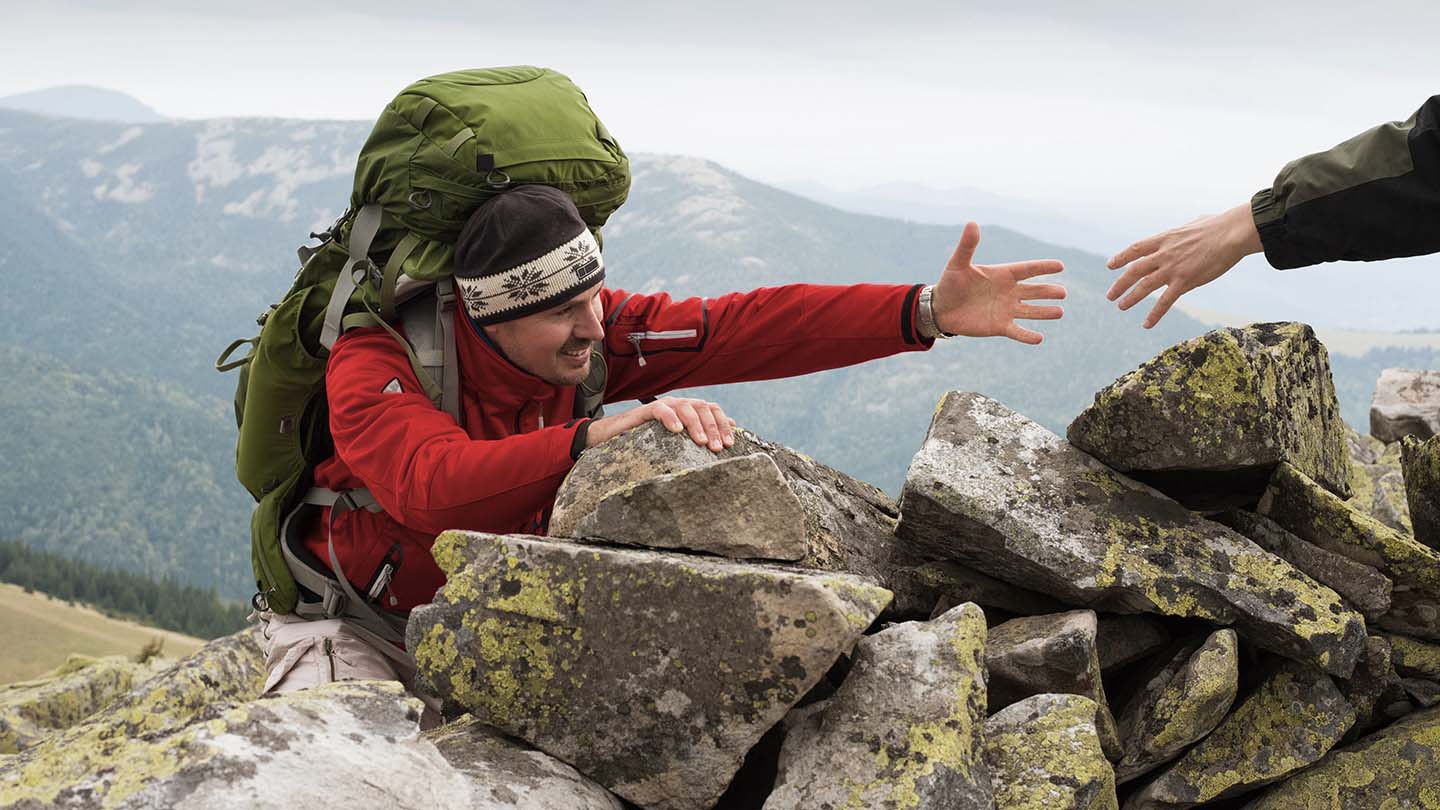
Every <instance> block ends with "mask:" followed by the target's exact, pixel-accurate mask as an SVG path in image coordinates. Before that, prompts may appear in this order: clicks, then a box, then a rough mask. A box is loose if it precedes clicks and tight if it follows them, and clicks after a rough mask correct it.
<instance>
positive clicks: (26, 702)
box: [0, 655, 155, 754]
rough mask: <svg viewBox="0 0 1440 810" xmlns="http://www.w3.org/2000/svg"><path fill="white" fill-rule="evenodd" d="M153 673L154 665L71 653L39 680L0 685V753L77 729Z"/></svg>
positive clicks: (121, 658)
mask: <svg viewBox="0 0 1440 810" xmlns="http://www.w3.org/2000/svg"><path fill="white" fill-rule="evenodd" d="M154 672H155V666H154V665H153V664H140V663H136V662H135V661H132V660H130V659H128V658H125V657H123V656H109V657H106V658H98V659H96V658H89V657H86V656H80V655H72V656H70V658H69V659H68V660H67V661H66V662H65V663H64V664H62V665H60V666H59V667H57V668H56V669H54V670H52V671H50V672H47V673H45V674H44V675H41V676H40V677H38V678H34V679H31V680H28V681H20V682H17V683H12V684H9V685H7V686H3V687H0V753H3V754H13V753H16V752H17V751H24V750H25V749H27V748H30V747H32V746H34V745H35V744H37V743H39V742H40V741H41V740H43V739H45V738H46V737H48V736H49V735H51V734H53V733H55V732H56V731H59V730H61V729H66V728H69V727H70V726H73V725H75V724H76V723H78V722H80V721H81V720H84V719H85V718H86V717H89V716H90V715H92V714H94V713H95V712H96V711H98V710H100V709H102V708H104V707H105V705H106V704H107V703H109V702H110V701H111V700H114V699H115V698H116V697H117V696H119V695H121V694H124V693H125V692H128V691H129V690H130V687H131V686H132V685H134V684H135V683H137V682H139V681H142V680H144V679H145V678H147V677H149V676H150V675H152V674H154Z"/></svg>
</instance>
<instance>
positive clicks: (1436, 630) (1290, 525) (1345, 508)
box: [1256, 464, 1440, 675]
mask: <svg viewBox="0 0 1440 810" xmlns="http://www.w3.org/2000/svg"><path fill="white" fill-rule="evenodd" d="M1256 511H1257V512H1258V513H1259V514H1261V515H1263V516H1265V517H1268V518H1270V519H1271V520H1273V521H1275V523H1277V524H1279V525H1280V526H1282V527H1284V528H1285V529H1286V530H1287V531H1289V532H1291V533H1293V534H1295V535H1296V536H1298V537H1300V538H1301V539H1302V540H1307V541H1309V542H1311V543H1314V544H1315V545H1317V546H1320V547H1321V548H1323V549H1326V550H1328V551H1333V552H1335V553H1337V554H1343V555H1344V556H1346V557H1349V558H1350V559H1352V560H1354V561H1356V562H1359V563H1364V564H1365V565H1368V566H1370V567H1372V568H1374V569H1376V570H1378V571H1379V572H1380V573H1382V574H1384V575H1385V576H1387V577H1389V578H1390V580H1391V582H1393V583H1394V586H1393V589H1392V591H1391V595H1390V602H1391V604H1390V609H1389V610H1388V611H1386V612H1385V613H1384V614H1382V615H1381V616H1379V617H1378V618H1377V619H1376V620H1375V622H1374V624H1375V625H1376V626H1378V627H1381V628H1384V629H1386V630H1393V631H1395V632H1397V633H1404V634H1406V635H1411V636H1416V637H1419V638H1424V639H1430V640H1432V641H1434V640H1440V552H1436V551H1435V550H1434V549H1432V548H1429V547H1428V546H1424V545H1421V544H1420V543H1417V542H1415V541H1414V540H1413V539H1411V538H1410V537H1409V536H1407V535H1403V534H1400V533H1399V532H1397V531H1395V530H1394V529H1391V528H1390V527H1388V526H1385V525H1384V524H1382V523H1380V522H1379V521H1377V520H1375V519H1374V518H1372V517H1370V516H1369V515H1367V514H1365V513H1364V512H1361V511H1360V510H1357V509H1355V508H1354V507H1352V506H1350V505H1349V504H1347V503H1345V502H1344V501H1342V500H1340V499H1339V498H1337V497H1335V495H1333V494H1332V493H1330V492H1328V491H1326V490H1325V488H1324V487H1321V486H1320V485H1319V484H1317V483H1315V482H1314V481H1312V480H1311V479H1309V478H1307V477H1306V476H1305V475H1304V474H1303V473H1301V472H1300V471H1299V470H1297V469H1295V468H1294V467H1291V466H1290V465H1288V464H1281V465H1280V466H1279V467H1277V468H1275V473H1274V475H1272V476H1271V478H1270V484H1269V487H1268V488H1267V489H1266V490H1265V496H1264V497H1262V498H1261V499H1260V504H1259V506H1257V507H1256ZM1341 674H1342V675H1343V673H1341Z"/></svg>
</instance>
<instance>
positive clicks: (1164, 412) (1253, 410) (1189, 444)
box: [1067, 323, 1350, 506]
mask: <svg viewBox="0 0 1440 810" xmlns="http://www.w3.org/2000/svg"><path fill="white" fill-rule="evenodd" d="M1067 436H1068V437H1069V439H1070V441H1071V443H1073V444H1074V445H1075V446H1076V447H1079V448H1080V449H1081V450H1084V451H1085V452H1087V453H1089V454H1091V455H1093V456H1095V457H1096V458H1098V459H1100V460H1101V461H1103V462H1105V463H1106V464H1108V465H1110V466H1111V467H1113V468H1115V469H1117V470H1120V471H1122V472H1125V473H1127V474H1131V475H1134V476H1135V477H1137V478H1140V479H1142V480H1145V481H1146V482H1147V483H1151V484H1153V485H1154V486H1156V487H1157V488H1159V489H1161V490H1163V491H1165V492H1167V493H1170V494H1172V495H1173V496H1175V497H1177V498H1179V499H1180V500H1182V501H1184V502H1186V503H1187V504H1189V505H1192V506H1200V505H1206V504H1201V503H1200V502H1199V501H1201V500H1211V499H1215V496H1216V494H1217V493H1219V492H1224V491H1227V490H1231V489H1236V488H1238V491H1237V492H1236V493H1235V502H1236V503H1244V502H1246V501H1248V502H1252V503H1253V502H1254V499H1255V498H1256V497H1258V496H1259V494H1260V491H1261V490H1262V489H1263V488H1264V476H1263V474H1262V475H1260V476H1259V477H1256V476H1244V475H1237V472H1240V471H1246V470H1261V471H1268V470H1269V469H1271V468H1273V467H1274V466H1275V465H1276V464H1278V463H1280V462H1282V461H1288V462H1290V463H1291V464H1294V465H1295V466H1296V467H1298V468H1299V469H1301V470H1303V471H1305V473H1306V474H1308V475H1310V476H1311V477H1312V478H1314V479H1316V480H1317V481H1320V482H1321V483H1323V484H1324V485H1325V486H1327V487H1329V488H1330V489H1331V490H1333V491H1334V492H1337V493H1340V494H1341V495H1342V496H1345V497H1349V487H1350V483H1349V478H1350V470H1349V455H1348V453H1347V452H1346V444H1345V430H1344V422H1342V421H1341V419H1340V406H1339V404H1338V403H1337V401H1336V399H1335V386H1334V383H1333V382H1332V381H1331V378H1330V360H1329V355H1328V354H1327V353H1326V351H1325V346H1324V345H1323V344H1321V343H1320V341H1319V340H1317V339H1316V338H1315V333H1314V332H1313V331H1312V330H1311V329H1310V327H1308V326H1306V325H1305V324H1299V323H1262V324H1252V325H1250V326H1247V327H1245V328H1243V329H1217V330H1215V331H1213V332H1209V333H1207V334H1204V335H1201V336H1200V337H1197V338H1194V339H1192V340H1187V341H1185V342H1184V343H1180V344H1177V345H1175V346H1172V347H1171V348H1169V349H1166V350H1165V351H1164V352H1161V353H1160V354H1159V355H1157V356H1156V357H1155V358H1153V359H1151V360H1149V361H1148V362H1146V363H1145V364H1143V365H1141V366H1140V367H1139V368H1138V369H1136V370H1135V371H1132V372H1130V373H1129V374H1126V375H1125V376H1123V377H1121V378H1120V379H1118V380H1116V381H1115V382H1114V383H1112V384H1111V385H1110V386H1109V387H1108V388H1106V389H1104V390H1103V391H1101V392H1100V393H1098V394H1096V395H1095V402H1094V404H1092V405H1091V406H1090V407H1089V408H1086V409H1085V410H1084V411H1083V412H1081V414H1080V415H1079V416H1078V417H1076V418H1075V421H1074V422H1072V423H1071V424H1070V429H1069V431H1068V432H1067ZM1196 484H1198V486H1193V487H1192V485H1196ZM1218 500H1220V501H1222V502H1223V501H1227V500H1230V498H1229V497H1224V498H1219V499H1218Z"/></svg>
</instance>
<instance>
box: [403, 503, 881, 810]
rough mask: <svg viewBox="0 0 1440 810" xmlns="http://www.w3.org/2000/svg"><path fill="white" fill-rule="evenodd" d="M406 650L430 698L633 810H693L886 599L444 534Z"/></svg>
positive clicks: (755, 572) (566, 546) (740, 567)
mask: <svg viewBox="0 0 1440 810" xmlns="http://www.w3.org/2000/svg"><path fill="white" fill-rule="evenodd" d="M434 554H435V558H436V560H437V562H439V563H440V565H441V567H442V568H443V569H444V570H445V571H446V573H447V575H448V576H447V582H446V585H445V587H444V588H443V589H442V590H441V591H440V593H439V594H437V596H436V599H435V601H434V602H433V603H432V604H430V605H426V606H423V607H420V608H418V609H416V610H415V611H414V613H413V614H412V615H411V619H410V627H409V631H408V639H407V641H408V646H409V648H410V649H412V650H414V651H415V657H416V660H417V662H418V663H419V666H420V671H421V675H422V677H423V678H424V679H425V680H426V681H428V682H429V685H430V687H431V689H432V691H434V692H435V693H436V694H438V695H440V696H442V697H444V698H446V699H448V700H449V701H452V702H454V703H456V704H458V705H460V706H463V707H465V708H466V709H467V710H469V711H470V712H471V713H473V714H474V715H475V716H476V718H477V719H479V720H480V721H482V722H484V723H487V724H490V725H493V726H495V727H496V728H499V729H500V730H502V731H504V732H506V733H507V734H512V735H514V736H516V737H519V738H520V739H522V740H525V741H526V742H528V743H530V744H531V745H534V746H535V747H537V748H539V749H541V750H543V751H545V752H547V753H549V754H551V755H553V756H556V757H558V758H560V759H562V760H564V761H566V762H569V763H570V764H572V765H574V766H575V767H576V768H577V769H578V770H579V771H580V772H581V773H583V774H585V775H586V776H587V777H589V778H590V779H593V780H595V781H596V782H598V783H600V784H601V785H603V786H605V787H606V788H608V789H610V790H611V791H613V792H615V793H617V794H619V795H620V796H622V797H624V798H626V799H628V800H630V801H632V802H634V803H636V804H639V805H641V806H643V807H647V808H677V809H678V808H709V807H710V806H711V805H713V804H714V802H715V800H716V799H717V798H718V797H719V796H720V794H721V793H722V792H723V791H724V790H725V787H726V785H727V783H728V782H729V781H730V778H731V776H733V775H734V774H735V772H736V770H737V769H738V768H739V767H740V764H741V761H742V760H743V758H744V756H745V753H746V751H748V750H749V749H750V747H751V746H753V745H754V744H755V742H756V741H757V740H759V739H760V737H761V735H762V734H764V733H765V731H766V730H767V729H769V728H770V727H771V726H773V725H774V724H775V723H777V722H778V721H779V720H780V719H781V718H783V717H784V716H785V713H786V712H787V711H788V710H789V709H790V707H791V706H793V705H794V704H795V703H796V702H797V701H799V699H800V698H801V697H802V696H804V695H805V693H806V692H807V691H808V690H809V689H810V688H811V687H812V686H814V685H815V684H816V683H817V682H818V681H819V680H820V678H821V677H822V676H823V675H824V674H825V672H826V670H828V669H829V668H830V666H831V665H832V664H833V663H834V662H835V661H836V659H837V658H839V656H840V655H841V654H843V653H845V652H847V651H849V650H850V649H851V647H852V646H853V645H854V644H855V641H856V640H857V639H858V638H859V637H860V635H861V633H862V632H863V631H864V630H865V629H866V628H867V627H869V626H870V624H871V622H873V621H874V619H875V617H876V616H877V615H878V614H879V613H880V611H881V610H882V609H883V608H884V606H885V604H886V602H888V601H889V599H890V593H889V592H888V591H886V590H884V589H882V588H879V587H877V586H875V585H873V584H870V583H868V582H866V581H865V580H863V579H860V578H856V577H850V576H844V575H839V574H809V573H801V572H796V571H793V570H787V569H781V568H776V567H770V566H761V565H754V564H742V563H734V562H729V561H721V560H717V559H713V558H701V557H694V556H687V555H669V554H662V553H658V552H652V551H642V550H620V549H611V548H602V547H598V546H586V545H583V544H578V543H568V542H553V541H547V540H544V539H541V538H533V537H523V536H510V537H502V536H497V535H488V534H480V533H472V532H447V533H445V534H444V535H442V536H441V537H440V538H439V539H438V540H437V541H436V544H435V547H434Z"/></svg>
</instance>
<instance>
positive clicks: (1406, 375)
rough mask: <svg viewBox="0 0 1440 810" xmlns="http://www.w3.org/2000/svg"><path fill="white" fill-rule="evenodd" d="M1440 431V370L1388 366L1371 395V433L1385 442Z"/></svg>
mask: <svg viewBox="0 0 1440 810" xmlns="http://www.w3.org/2000/svg"><path fill="white" fill-rule="evenodd" d="M1436 433H1440V371H1413V370H1411V369H1406V368H1387V369H1385V370H1384V371H1382V372H1380V379H1379V380H1377V381H1376V382H1375V395H1374V396H1373V397H1372V398H1371V399H1370V435H1372V436H1374V437H1375V438H1377V439H1379V440H1380V441H1382V442H1398V441H1400V439H1402V438H1403V437H1405V436H1414V437H1415V438H1417V439H1422V440H1423V439H1428V438H1430V437H1431V436H1434V435H1435V434H1436Z"/></svg>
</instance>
